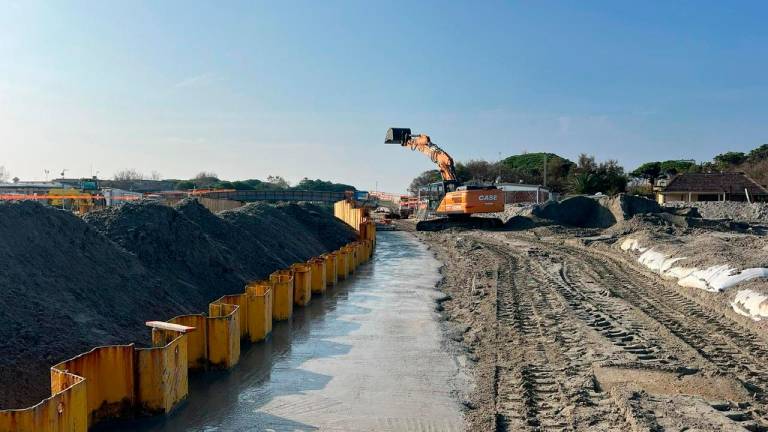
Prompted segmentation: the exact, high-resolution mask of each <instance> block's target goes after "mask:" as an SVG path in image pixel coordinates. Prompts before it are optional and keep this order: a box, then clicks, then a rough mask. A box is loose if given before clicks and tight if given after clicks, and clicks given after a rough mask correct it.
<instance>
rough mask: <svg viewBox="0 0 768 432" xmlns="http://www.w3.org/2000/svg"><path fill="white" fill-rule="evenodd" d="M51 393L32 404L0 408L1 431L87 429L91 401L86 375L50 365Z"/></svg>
mask: <svg viewBox="0 0 768 432" xmlns="http://www.w3.org/2000/svg"><path fill="white" fill-rule="evenodd" d="M51 393H52V394H53V395H52V396H51V397H49V398H48V399H45V400H43V401H42V402H40V403H38V404H37V405H35V406H32V407H30V408H25V409H18V410H4V411H0V431H3V432H38V431H46V432H47V431H50V432H86V431H87V430H88V408H87V404H88V402H87V396H86V385H85V381H84V380H83V378H82V377H79V376H77V375H73V374H70V373H67V372H63V371H59V370H56V369H51Z"/></svg>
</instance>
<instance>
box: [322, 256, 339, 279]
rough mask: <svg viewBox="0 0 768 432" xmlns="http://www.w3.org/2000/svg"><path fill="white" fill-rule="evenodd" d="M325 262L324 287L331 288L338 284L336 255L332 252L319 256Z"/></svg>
mask: <svg viewBox="0 0 768 432" xmlns="http://www.w3.org/2000/svg"><path fill="white" fill-rule="evenodd" d="M321 257H322V258H323V259H324V260H325V285H326V286H333V285H336V283H337V282H338V274H337V273H336V254H335V253H333V252H330V253H327V254H323V255H322V256H321Z"/></svg>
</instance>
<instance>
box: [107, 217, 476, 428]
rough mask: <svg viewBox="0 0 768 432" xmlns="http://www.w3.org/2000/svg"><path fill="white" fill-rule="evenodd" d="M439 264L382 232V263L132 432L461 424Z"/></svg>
mask: <svg viewBox="0 0 768 432" xmlns="http://www.w3.org/2000/svg"><path fill="white" fill-rule="evenodd" d="M438 268H439V263H438V262H437V261H436V260H435V259H434V258H433V257H432V256H431V254H430V253H429V252H428V251H427V250H426V248H425V247H424V246H423V245H422V244H421V243H419V242H418V241H416V239H414V238H413V237H412V236H410V235H409V234H407V233H402V232H382V233H379V239H378V247H377V250H376V253H375V255H374V259H373V260H372V261H371V262H370V263H368V264H364V265H362V266H360V267H359V268H358V270H357V272H356V273H355V275H354V276H353V277H352V278H351V279H349V280H347V281H344V282H342V283H340V284H339V285H338V286H336V287H334V288H329V290H328V292H327V293H326V294H325V295H324V296H319V297H318V296H316V297H314V298H313V299H312V302H311V304H310V305H309V306H308V307H305V308H296V309H295V310H294V318H293V319H292V320H291V321H290V322H284V323H276V325H275V327H274V330H273V334H272V336H271V338H270V339H269V340H267V341H266V342H263V343H258V344H254V345H250V346H249V345H243V349H242V357H241V359H240V363H239V364H238V365H237V366H236V367H235V368H233V369H232V370H229V371H217V372H206V373H201V374H193V375H191V376H190V385H189V397H188V399H187V401H186V402H184V403H183V404H182V405H181V406H180V407H179V408H177V409H176V410H175V411H174V412H173V413H172V414H171V415H169V416H165V417H162V416H161V417H156V418H150V419H146V420H142V421H137V422H131V423H124V424H120V425H110V426H109V427H108V430H131V431H315V430H330V431H452V430H462V426H463V425H462V418H461V414H460V408H459V403H458V401H457V400H456V398H455V397H454V393H453V390H454V389H455V387H456V379H457V376H458V367H457V364H456V362H455V360H454V358H453V357H452V355H451V354H449V353H448V352H447V350H446V349H445V348H444V343H443V337H442V335H441V330H440V325H439V323H438V321H437V318H438V316H437V314H436V312H435V303H434V300H435V298H436V297H437V296H438V295H439V293H438V292H437V291H436V290H435V289H434V285H435V283H436V282H437V281H438V279H439V272H438Z"/></svg>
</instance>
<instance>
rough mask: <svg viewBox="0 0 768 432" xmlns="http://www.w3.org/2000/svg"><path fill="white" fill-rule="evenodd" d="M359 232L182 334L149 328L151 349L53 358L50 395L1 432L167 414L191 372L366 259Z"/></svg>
mask: <svg viewBox="0 0 768 432" xmlns="http://www.w3.org/2000/svg"><path fill="white" fill-rule="evenodd" d="M337 204H338V203H337ZM347 210H348V211H349V213H350V214H351V215H352V219H351V220H353V221H354V220H355V218H356V217H357V216H355V212H354V211H353V210H360V209H354V208H352V209H347ZM347 210H345V211H347ZM357 230H358V232H359V233H360V240H359V241H355V242H351V243H349V244H347V245H346V246H343V247H341V248H340V249H339V250H336V251H333V252H329V253H326V254H323V255H321V256H320V257H315V258H311V259H310V260H308V261H307V262H306V263H296V264H294V265H293V266H291V268H289V269H284V270H278V271H276V272H274V273H273V274H271V275H270V278H269V280H265V281H257V282H250V283H248V284H247V285H246V286H245V287H244V292H243V293H241V294H232V295H226V296H223V297H221V298H219V299H217V300H215V301H214V302H212V303H211V304H209V307H208V315H207V316H206V315H204V314H192V315H181V316H177V317H174V318H171V319H169V320H168V321H167V322H168V323H171V324H177V325H181V326H186V327H187V328H186V330H185V331H183V332H182V331H176V330H177V329H174V330H169V329H162V328H157V327H154V328H152V347H149V348H135V347H134V345H133V344H129V345H112V346H103V347H96V348H93V349H92V350H90V351H88V352H86V353H83V354H80V355H78V356H76V357H73V358H71V359H69V360H66V361H63V362H61V363H59V364H56V365H55V366H53V367H51V372H50V373H51V397H49V398H47V399H45V400H43V401H41V402H40V403H38V404H37V405H34V406H32V407H29V408H25V409H10V410H0V432H40V431H43V432H45V431H51V432H85V431H87V430H88V428H89V427H90V426H92V425H94V424H96V423H98V422H100V421H103V420H107V419H120V418H129V417H134V416H137V415H151V414H161V413H168V412H170V411H171V410H173V408H174V407H175V406H176V405H177V404H178V403H179V402H180V401H182V400H184V399H185V398H186V397H187V394H188V391H189V382H188V371H189V370H193V369H205V368H208V367H222V368H231V367H233V366H235V365H236V364H237V363H238V361H239V359H240V340H241V339H243V338H247V339H249V340H250V341H251V342H258V341H261V340H264V339H266V338H267V337H268V336H269V334H270V333H271V331H272V323H273V321H279V320H285V319H290V318H291V316H292V313H293V307H294V294H297V298H298V300H297V302H296V303H297V305H298V306H302V305H306V304H307V303H308V302H309V300H310V298H311V295H312V293H313V292H314V293H318V294H319V293H323V292H324V291H325V290H326V288H327V287H330V286H334V285H336V284H337V283H338V280H340V279H345V278H347V277H348V276H349V274H351V273H352V272H354V270H355V268H356V267H357V266H359V265H360V264H362V263H364V262H366V261H368V260H369V259H370V257H371V255H372V253H373V248H374V246H375V227H374V226H373V224H372V223H369V222H366V221H361V222H360V224H359V225H358V228H357ZM191 328H194V329H191ZM190 330H191V331H190Z"/></svg>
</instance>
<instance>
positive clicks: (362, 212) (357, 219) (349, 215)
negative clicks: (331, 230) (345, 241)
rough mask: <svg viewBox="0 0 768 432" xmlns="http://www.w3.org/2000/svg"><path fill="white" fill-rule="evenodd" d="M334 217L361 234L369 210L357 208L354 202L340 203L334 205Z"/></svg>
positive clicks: (345, 201)
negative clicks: (361, 225) (361, 226)
mask: <svg viewBox="0 0 768 432" xmlns="http://www.w3.org/2000/svg"><path fill="white" fill-rule="evenodd" d="M333 215H334V216H336V217H337V218H339V219H341V220H342V221H344V222H345V223H346V224H347V225H349V226H351V227H352V228H354V229H355V230H356V231H357V232H360V224H361V223H363V222H364V221H365V219H366V218H367V217H368V209H366V208H357V207H356V206H355V203H354V201H349V200H344V201H338V202H336V203H334V204H333Z"/></svg>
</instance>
